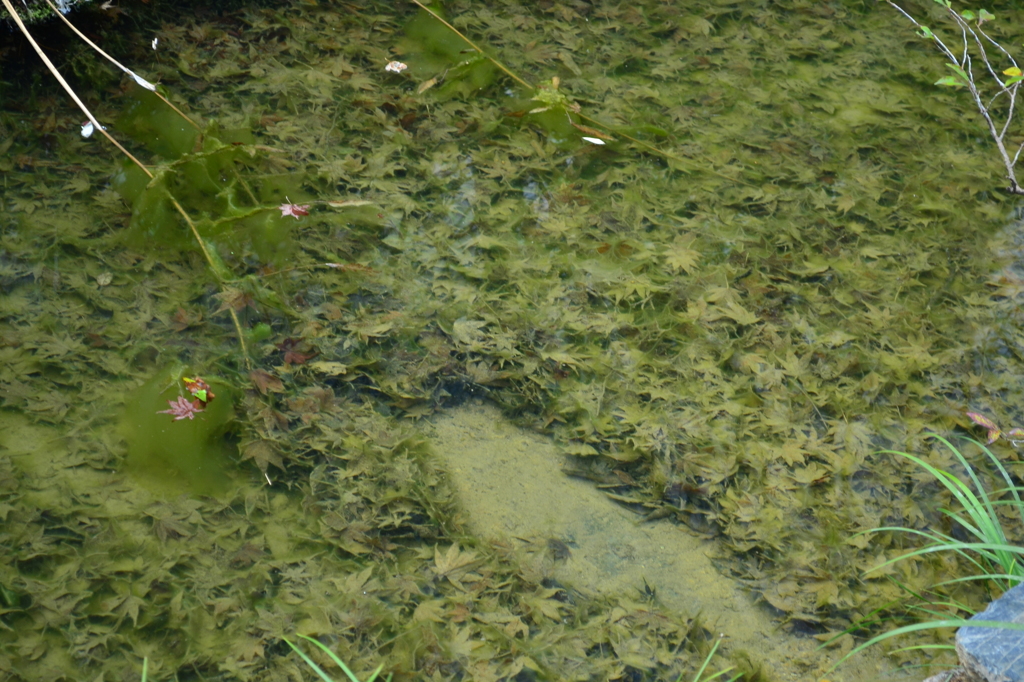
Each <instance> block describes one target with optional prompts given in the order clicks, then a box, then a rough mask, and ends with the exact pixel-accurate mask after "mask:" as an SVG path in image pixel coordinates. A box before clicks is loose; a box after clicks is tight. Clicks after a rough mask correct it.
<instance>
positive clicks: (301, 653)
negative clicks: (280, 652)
mask: <svg viewBox="0 0 1024 682" xmlns="http://www.w3.org/2000/svg"><path fill="white" fill-rule="evenodd" d="M302 636H303V635H299V637H302ZM281 639H283V640H284V641H285V643H286V644H287V645H288V646H290V647H291V648H292V651H294V652H295V653H297V654H298V655H299V656H300V657H301V658H302V660H303V661H305V662H306V665H308V666H309V667H310V668H312V669H313V671H314V672H315V673H316V674H317V675H319V676H320V679H321V680H323V681H324V682H334V680H332V679H331V677H330V675H328V674H327V673H325V672H324V671H323V669H322V668H321V667H320V666H318V665H317V664H316V663H314V662H313V659H311V658H310V657H309V656H307V655H306V652H304V651H303V650H302V649H300V648H299V647H297V646H295V645H294V644H292V642H291V640H290V639H288V638H287V637H282V638H281Z"/></svg>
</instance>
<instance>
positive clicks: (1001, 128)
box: [886, 0, 1024, 195]
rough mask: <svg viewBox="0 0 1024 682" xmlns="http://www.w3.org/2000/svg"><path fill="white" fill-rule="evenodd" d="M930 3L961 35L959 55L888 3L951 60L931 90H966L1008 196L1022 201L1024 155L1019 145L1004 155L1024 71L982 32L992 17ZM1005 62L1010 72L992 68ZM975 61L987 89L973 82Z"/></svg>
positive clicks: (941, 2)
mask: <svg viewBox="0 0 1024 682" xmlns="http://www.w3.org/2000/svg"><path fill="white" fill-rule="evenodd" d="M934 1H935V2H936V3H938V4H939V5H942V7H943V8H945V11H946V14H947V16H948V17H949V20H950V21H951V22H952V23H953V24H954V25H955V26H956V27H957V29H959V31H960V41H961V46H960V48H959V50H958V51H957V52H954V51H953V50H952V49H951V48H950V47H949V46H947V45H946V43H945V42H943V40H942V39H941V38H940V37H939V36H938V35H936V34H935V33H934V32H933V31H932V30H931V29H930V28H928V27H927V26H925V25H923V24H921V23H920V22H918V21H917V19H915V18H914V17H913V16H912V15H911V14H910V13H908V12H907V11H906V10H905V9H903V8H902V7H900V6H899V5H897V4H896V3H895V2H893V1H892V0H886V2H888V3H889V4H890V5H892V7H893V8H895V9H896V11H898V12H899V13H900V14H902V15H903V16H905V17H906V18H907V19H909V20H910V22H911V23H912V24H914V26H916V27H917V30H918V35H920V36H921V37H923V38H927V39H928V40H931V41H933V42H934V43H935V45H936V46H937V47H938V48H939V50H940V51H941V52H942V54H943V55H945V57H946V59H948V60H949V61H948V62H947V63H946V66H947V67H949V69H950V71H952V72H953V73H952V74H950V75H948V76H943V77H942V78H940V79H939V80H937V81H935V84H936V85H945V86H948V87H955V88H967V90H968V91H969V92H970V93H971V98H972V99H973V100H974V104H975V106H977V107H978V111H979V112H980V113H981V116H982V118H984V119H985V124H986V125H987V126H988V131H989V134H990V135H991V136H992V140H993V141H994V142H995V143H996V148H997V149H998V150H999V156H1000V158H1001V159H1002V161H1003V166H1004V167H1005V168H1006V178H1007V179H1008V180H1009V181H1010V185H1009V186H1008V187H1007V188H1006V191H1007V192H1009V193H1010V194H1018V195H1024V188H1022V187H1021V186H1020V184H1019V183H1018V182H1017V174H1016V170H1015V169H1016V166H1017V160H1018V159H1019V158H1020V154H1021V150H1024V143H1021V144H1020V145H1019V146H1018V147H1017V150H1016V151H1015V152H1013V154H1012V155H1011V153H1010V151H1009V150H1008V149H1007V134H1008V133H1009V131H1010V124H1011V123H1012V122H1013V115H1014V112H1015V109H1016V106H1017V91H1018V89H1019V87H1020V83H1021V81H1024V71H1021V69H1020V66H1019V65H1018V64H1017V61H1016V60H1015V59H1014V58H1013V55H1011V54H1010V52H1009V51H1008V50H1007V49H1006V48H1005V47H1003V46H1002V45H1001V44H1000V43H999V42H998V41H997V40H995V39H994V38H993V37H992V36H991V35H989V34H988V33H987V32H986V31H985V30H984V28H983V26H984V25H985V23H987V22H991V21H995V18H996V17H995V15H994V14H992V13H991V12H989V11H988V10H984V9H982V10H978V11H977V12H975V11H973V10H969V9H965V10H962V11H960V12H957V11H956V10H954V9H953V7H952V3H951V2H950V0H934ZM1004 60H1005V61H1008V62H1009V64H1010V66H1008V67H1006V68H1003V69H999V67H998V66H995V65H993V61H1004ZM978 61H980V62H981V64H983V65H984V71H986V72H988V75H989V77H990V79H991V82H989V84H988V85H987V86H986V85H983V84H981V83H979V81H978V79H977V78H976V77H975V68H976V66H977V64H976V62H978ZM986 82H987V81H986Z"/></svg>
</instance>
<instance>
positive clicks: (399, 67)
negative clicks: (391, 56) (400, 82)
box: [384, 62, 409, 73]
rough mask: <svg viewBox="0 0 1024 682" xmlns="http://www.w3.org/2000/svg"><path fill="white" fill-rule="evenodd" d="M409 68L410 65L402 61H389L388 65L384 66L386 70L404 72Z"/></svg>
mask: <svg viewBox="0 0 1024 682" xmlns="http://www.w3.org/2000/svg"><path fill="white" fill-rule="evenodd" d="M408 68H409V65H408V64H403V63H402V62H388V65H387V66H385V67H384V70H385V71H390V72H391V73H402V72H403V71H405V70H406V69H408Z"/></svg>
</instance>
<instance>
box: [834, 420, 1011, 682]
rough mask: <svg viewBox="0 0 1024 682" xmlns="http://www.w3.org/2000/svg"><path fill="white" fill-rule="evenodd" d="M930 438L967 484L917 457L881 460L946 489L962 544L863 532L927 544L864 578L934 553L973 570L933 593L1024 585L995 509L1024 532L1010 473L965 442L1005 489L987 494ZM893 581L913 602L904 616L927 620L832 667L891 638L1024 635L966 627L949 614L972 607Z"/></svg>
mask: <svg viewBox="0 0 1024 682" xmlns="http://www.w3.org/2000/svg"><path fill="white" fill-rule="evenodd" d="M933 437H934V438H935V439H936V440H937V441H939V442H940V443H942V444H943V445H944V446H945V447H946V448H948V449H949V451H950V452H951V453H952V454H953V456H954V457H955V458H956V460H957V462H959V464H960V466H962V467H963V469H964V471H965V473H966V477H967V479H968V480H967V481H964V480H962V479H961V478H960V477H958V476H957V475H956V474H954V473H952V472H950V471H946V470H944V469H940V468H938V467H936V466H934V465H932V464H929V463H928V462H926V461H925V460H924V459H922V458H920V457H917V456H916V455H911V454H908V453H906V452H899V451H897V450H883V451H882V454H891V455H896V456H898V457H902V458H905V459H908V460H910V461H911V462H914V463H915V464H917V465H918V466H920V467H922V468H923V469H925V470H926V471H927V472H928V473H929V474H930V475H931V476H932V477H934V478H935V480H936V481H938V482H939V483H941V484H942V486H943V487H945V488H946V490H948V491H949V492H950V494H952V496H953V498H954V499H955V500H956V501H957V502H958V503H959V505H958V507H959V508H954V509H942V513H943V514H944V515H945V516H946V517H947V518H948V519H949V520H950V522H951V523H952V525H953V528H954V529H957V528H958V529H959V530H960V531H962V532H960V533H958V534H959V535H961V536H964V537H966V538H967V539H966V540H958V539H957V538H956V537H954V535H953V534H947V533H942V532H939V531H935V530H927V531H923V530H918V529H915V528H906V527H902V526H886V527H882V528H873V529H872V530H870V531H865V532H867V533H881V532H900V533H908V534H911V535H917V536H919V537H922V538H925V539H926V540H928V543H927V544H925V545H924V546H923V547H919V548H918V549H915V550H913V551H911V552H908V553H906V554H904V555H902V556H899V557H896V558H894V559H890V560H889V561H886V562H884V563H882V564H879V565H878V566H875V567H874V568H872V569H870V570H869V571H868V572H867V573H868V574H870V573H872V572H874V571H878V570H881V569H883V568H885V567H887V566H890V565H892V564H894V563H896V562H898V561H904V560H906V559H913V558H917V557H923V556H925V555H928V554H934V553H936V552H953V553H954V554H956V555H957V556H958V557H960V558H961V559H963V560H964V561H965V562H966V565H967V566H970V567H972V569H973V570H972V572H971V574H970V575H966V576H958V577H955V578H952V579H950V580H945V581H943V582H940V583H937V584H936V585H934V586H933V589H938V588H942V587H945V586H949V585H954V584H956V583H964V582H978V583H983V584H985V585H986V586H988V587H990V588H991V587H994V588H995V589H996V591H998V592H1000V593H1002V592H1005V591H1006V590H1008V589H1010V588H1011V587H1013V586H1015V585H1018V584H1019V583H1020V582H1021V581H1022V580H1024V547H1022V546H1020V545H1016V544H1013V543H1012V542H1011V541H1010V540H1009V539H1007V532H1006V528H1004V526H1003V521H1002V519H1001V518H1000V516H999V513H998V509H999V508H1000V507H1003V508H1005V507H1009V508H1010V509H1011V510H1012V512H1013V515H1014V516H1016V517H1018V518H1019V519H1020V523H1021V526H1022V527H1024V502H1022V500H1021V493H1022V492H1024V487H1022V486H1018V485H1015V484H1014V482H1013V480H1012V478H1011V476H1010V473H1009V472H1008V471H1007V470H1006V467H1004V466H1003V464H1002V462H1000V461H999V458H998V457H996V455H995V454H994V453H993V452H992V451H991V450H989V449H988V448H987V447H985V446H984V445H982V444H981V443H978V442H977V441H973V440H972V441H970V442H972V443H974V444H975V445H977V446H978V447H979V448H981V450H982V452H984V453H985V455H986V456H987V457H988V459H989V461H991V463H992V465H993V467H994V468H995V470H996V471H997V472H998V474H999V476H1000V477H1001V478H1002V479H1003V482H1004V483H1005V484H1006V487H1005V488H1002V489H999V490H994V491H992V492H988V491H986V489H985V486H984V485H982V482H981V479H980V477H979V476H978V473H977V472H976V471H975V469H974V467H972V466H971V464H970V462H968V461H967V458H966V457H964V455H963V453H961V452H960V450H958V449H957V448H956V446H954V445H953V444H952V443H950V442H949V441H948V440H946V439H945V438H943V437H941V436H938V435H935V436H933ZM893 580H894V581H895V582H896V584H897V585H898V586H899V587H900V588H901V589H902V590H904V591H905V592H906V593H907V594H908V595H910V596H911V597H912V598H913V599H914V601H915V603H914V604H913V605H911V606H910V607H909V611H910V612H911V613H915V614H917V615H920V616H922V617H924V618H925V619H926V620H923V621H922V622H918V623H913V624H911V625H905V626H903V627H899V628H895V629H893V630H890V631H888V632H885V633H883V634H880V635H878V636H876V637H873V638H871V639H869V640H868V641H866V642H864V643H863V644H861V645H859V646H857V647H855V648H854V649H852V650H851V651H850V652H849V653H848V654H846V656H844V657H843V658H842V659H840V660H839V661H838V662H836V664H835V666H838V665H839V664H840V663H842V662H843V661H844V660H846V659H847V658H849V657H850V656H853V655H854V654H856V653H858V652H860V651H863V650H864V649H866V648H868V647H870V646H874V645H875V644H878V643H880V642H883V641H885V640H887V639H890V638H892V637H898V636H900V635H905V634H910V633H914V632H919V631H922V630H932V629H939V628H951V627H962V626H964V625H970V626H971V627H996V628H1005V629H1012V630H1024V626H1022V625H1017V624H1014V623H1006V622H998V621H968V620H967V619H966V618H961V617H950V613H953V614H956V613H968V614H971V615H974V614H975V613H976V612H977V611H976V610H975V609H974V608H973V607H971V606H969V605H967V604H964V603H962V602H959V601H957V600H954V599H949V598H938V597H932V596H926V595H922V594H920V593H918V592H916V591H914V590H913V589H911V588H910V587H909V586H907V585H905V584H903V583H901V582H899V581H898V580H895V579H893ZM879 613H880V610H879V611H875V612H873V613H872V615H871V616H869V618H868V619H867V620H865V621H861V622H859V623H857V624H856V625H855V626H853V627H852V628H850V629H849V630H847V631H846V632H844V633H843V634H847V633H849V632H852V631H853V630H860V629H863V628H865V627H869V626H876V625H879V624H882V623H885V622H886V621H887V620H889V619H888V618H885V617H878V614H879ZM953 648H954V647H953V646H952V645H942V644H939V645H931V644H928V645H916V646H909V647H904V648H901V649H899V651H914V650H923V649H947V650H952V649H953ZM835 666H833V667H835Z"/></svg>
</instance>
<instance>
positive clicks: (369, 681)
mask: <svg viewBox="0 0 1024 682" xmlns="http://www.w3.org/2000/svg"><path fill="white" fill-rule="evenodd" d="M299 637H301V638H302V639H304V640H306V641H308V642H311V643H313V644H314V645H316V646H318V647H319V648H320V649H321V650H322V651H323V652H324V653H325V654H327V655H328V656H329V657H330V659H331V660H332V661H334V665H336V666H338V667H339V668H341V671H342V672H343V673H345V675H346V676H347V677H348V679H349V682H360V680H359V678H358V677H356V675H355V673H353V672H352V671H351V670H350V669H349V667H348V666H347V665H345V663H344V661H342V660H341V659H340V658H338V656H337V655H336V654H335V653H334V652H333V651H331V650H330V649H328V648H327V647H326V646H324V645H323V644H321V643H320V642H319V641H317V640H315V639H313V638H312V637H307V636H306V635H299ZM282 639H284V641H285V644H287V645H288V646H290V647H291V648H292V651H294V652H295V653H297V654H298V655H299V656H301V657H302V660H303V661H305V662H306V665H308V666H309V667H310V668H312V669H313V670H314V672H316V674H317V675H319V676H320V679H321V680H323V681H324V682H334V679H333V678H331V676H330V675H328V674H327V673H325V672H324V670H323V668H321V667H320V666H318V665H317V664H316V663H314V662H313V659H311V658H310V657H309V656H307V655H306V652H304V651H303V650H302V649H300V648H299V647H297V646H295V645H294V644H292V642H291V640H289V639H288V638H287V637H283V638H282ZM383 669H384V665H383V664H381V665H379V666H377V669H376V670H374V671H373V673H371V674H370V676H369V677H367V678H366V680H365V682H374V680H376V679H377V676H378V675H380V671H381V670H383ZM390 680H391V675H390V674H389V675H388V676H387V682H390Z"/></svg>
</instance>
